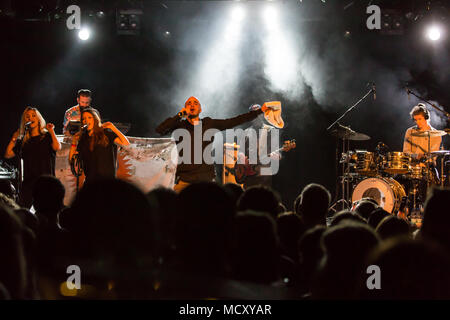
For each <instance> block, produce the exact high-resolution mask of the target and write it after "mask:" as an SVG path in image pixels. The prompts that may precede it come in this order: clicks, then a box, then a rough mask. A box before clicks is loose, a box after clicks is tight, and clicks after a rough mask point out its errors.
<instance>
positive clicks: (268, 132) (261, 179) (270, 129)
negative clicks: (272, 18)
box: [235, 105, 281, 189]
mask: <svg viewBox="0 0 450 320" xmlns="http://www.w3.org/2000/svg"><path fill="white" fill-rule="evenodd" d="M259 108H261V106H259V105H252V106H251V107H250V108H249V109H250V110H258V109H259ZM250 130H254V131H256V134H257V143H256V145H249V138H248V137H249V131H250ZM277 130H278V129H277V128H275V127H274V126H271V125H268V124H266V123H265V121H264V115H263V114H261V115H259V116H258V117H257V118H256V119H254V120H253V121H252V122H251V125H250V127H249V128H247V129H246V130H245V133H246V134H245V135H244V136H243V137H242V138H241V139H240V140H239V141H238V142H239V143H238V144H239V145H240V146H241V147H242V146H245V150H243V149H241V150H240V152H239V153H238V158H239V159H240V161H238V162H239V163H243V164H244V165H238V164H236V166H235V171H236V169H238V168H239V169H242V170H243V171H244V172H239V173H238V172H236V177H238V175H241V176H242V174H243V175H245V180H244V181H243V184H244V189H247V188H249V187H251V186H254V185H264V186H267V187H271V186H272V175H273V174H269V175H267V174H266V175H261V168H264V167H265V168H270V163H268V164H262V162H264V163H267V161H261V159H262V157H267V156H268V157H269V158H270V159H271V160H275V161H279V160H281V153H280V151H278V150H274V152H272V150H270V148H271V143H270V141H271V138H272V137H271V136H272V135H273V134H274V133H275V131H277ZM276 136H278V135H276ZM253 148H257V150H253ZM252 152H255V154H256V155H257V157H258V159H257V165H252V164H249V163H248V158H249V155H250V154H251V153H252ZM269 172H270V170H269Z"/></svg>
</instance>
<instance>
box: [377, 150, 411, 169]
mask: <svg viewBox="0 0 450 320" xmlns="http://www.w3.org/2000/svg"><path fill="white" fill-rule="evenodd" d="M410 164H411V156H410V155H408V154H407V153H404V152H388V153H387V155H386V160H385V162H384V165H383V170H384V171H385V172H387V173H390V174H405V173H408V172H409V169H410Z"/></svg>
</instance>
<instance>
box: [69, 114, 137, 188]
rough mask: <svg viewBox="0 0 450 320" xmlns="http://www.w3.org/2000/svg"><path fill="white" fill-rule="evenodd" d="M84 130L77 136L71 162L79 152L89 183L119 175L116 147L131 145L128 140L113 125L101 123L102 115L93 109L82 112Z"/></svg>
mask: <svg viewBox="0 0 450 320" xmlns="http://www.w3.org/2000/svg"><path fill="white" fill-rule="evenodd" d="M81 122H82V124H83V126H84V129H83V130H81V132H79V133H77V134H75V135H74V138H73V141H72V146H71V148H70V153H69V161H72V158H73V156H74V155H75V154H76V153H78V154H79V157H80V159H81V161H82V164H83V170H84V174H85V176H86V181H92V180H94V179H101V178H114V177H115V176H116V158H117V147H116V145H119V146H127V145H129V144H130V142H129V141H128V139H127V137H125V135H123V133H122V132H120V131H119V129H117V128H116V127H115V126H114V124H112V123H111V122H105V123H103V124H102V122H101V119H100V115H99V113H98V111H97V110H95V109H93V108H86V109H84V110H83V111H82V113H81Z"/></svg>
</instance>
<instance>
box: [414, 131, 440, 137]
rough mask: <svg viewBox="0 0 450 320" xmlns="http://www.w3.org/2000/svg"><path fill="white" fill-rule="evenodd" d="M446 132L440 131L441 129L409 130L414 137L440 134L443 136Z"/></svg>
mask: <svg viewBox="0 0 450 320" xmlns="http://www.w3.org/2000/svg"><path fill="white" fill-rule="evenodd" d="M446 134H447V132H445V131H442V130H433V131H430V130H427V131H419V132H411V135H412V136H414V137H424V138H426V137H428V136H430V137H441V136H445V135H446Z"/></svg>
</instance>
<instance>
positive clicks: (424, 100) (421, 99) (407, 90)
mask: <svg viewBox="0 0 450 320" xmlns="http://www.w3.org/2000/svg"><path fill="white" fill-rule="evenodd" d="M406 93H408V94H412V95H413V96H414V97H416V98H417V99H419V100H420V101H423V102H425V103H428V104H429V105H430V106H432V107H433V108H434V109H436V110H437V111H439V112H441V113H443V114H445V116H446V117H447V118H448V119H450V113H448V112H447V111H445V110H443V109H441V108H439V107H438V106H436V105H435V104H433V103H431V101H428V100H426V99H425V98H423V97H421V96H418V95H417V94H415V93H414V92H413V91H411V90H409V88H406Z"/></svg>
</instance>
